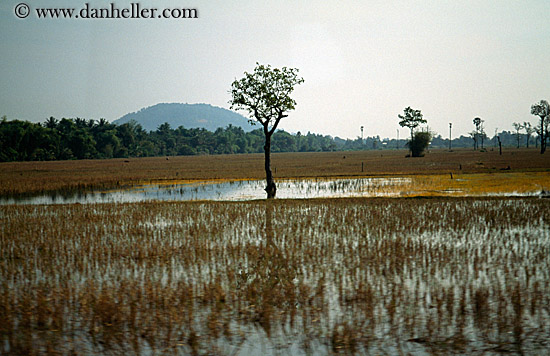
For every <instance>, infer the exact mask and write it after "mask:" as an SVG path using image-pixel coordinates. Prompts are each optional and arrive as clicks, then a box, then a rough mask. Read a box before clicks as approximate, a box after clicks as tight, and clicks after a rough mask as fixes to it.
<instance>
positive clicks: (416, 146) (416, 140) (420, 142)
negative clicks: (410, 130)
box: [407, 132, 432, 157]
mask: <svg viewBox="0 0 550 356" xmlns="http://www.w3.org/2000/svg"><path fill="white" fill-rule="evenodd" d="M431 140H432V134H431V133H429V132H415V134H414V136H413V139H412V140H409V141H408V142H407V146H409V149H410V150H411V154H412V156H413V157H423V156H424V150H425V149H426V148H427V147H428V145H429V144H430V141H431Z"/></svg>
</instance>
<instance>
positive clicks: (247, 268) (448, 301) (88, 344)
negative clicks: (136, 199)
mask: <svg viewBox="0 0 550 356" xmlns="http://www.w3.org/2000/svg"><path fill="white" fill-rule="evenodd" d="M549 208H550V202H549V201H548V200H546V199H534V198H530V199H526V198H522V199H510V198H507V199H503V198H483V199H465V198H460V199H458V198H431V199H332V200H304V201H292V200H288V201H270V202H268V201H256V202H240V203H222V202H188V203H159V202H155V203H134V204H85V205H80V204H73V205H52V206H44V205H42V206H1V207H0V219H1V221H2V224H1V225H0V283H1V288H0V320H2V323H0V353H2V354H30V355H34V354H95V353H107V354H119V353H120V354H122V353H124V354H191V355H195V354H234V353H238V352H242V353H244V354H278V353H281V352H282V353H285V352H289V353H290V352H291V351H290V350H294V351H292V352H294V353H310V354H319V353H321V354H330V353H346V354H354V353H369V354H413V355H415V354H449V353H458V354H498V353H501V352H510V353H515V354H528V355H529V354H531V355H535V354H541V353H542V354H544V352H547V350H548V345H549V342H550V339H549V336H548V335H550V309H549V308H548V306H549V305H550V275H549V271H550V260H549V259H548V256H549V254H550V236H549V235H550V233H549V232H550V218H549V215H548V209H549Z"/></svg>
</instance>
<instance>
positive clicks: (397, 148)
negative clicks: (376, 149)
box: [397, 129, 399, 149]
mask: <svg viewBox="0 0 550 356" xmlns="http://www.w3.org/2000/svg"><path fill="white" fill-rule="evenodd" d="M397 149H399V129H397Z"/></svg>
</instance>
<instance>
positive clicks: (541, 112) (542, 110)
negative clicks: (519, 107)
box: [531, 100, 550, 154]
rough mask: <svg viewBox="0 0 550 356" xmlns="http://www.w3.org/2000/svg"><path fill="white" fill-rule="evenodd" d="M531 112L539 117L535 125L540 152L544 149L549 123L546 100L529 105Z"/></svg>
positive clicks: (548, 109)
mask: <svg viewBox="0 0 550 356" xmlns="http://www.w3.org/2000/svg"><path fill="white" fill-rule="evenodd" d="M531 114H532V115H537V116H538V117H539V118H540V121H539V124H538V125H537V133H538V134H539V137H540V153H541V154H543V153H544V151H546V139H547V136H548V125H549V124H550V105H548V102H547V101H546V100H541V101H540V102H538V103H536V104H534V105H531Z"/></svg>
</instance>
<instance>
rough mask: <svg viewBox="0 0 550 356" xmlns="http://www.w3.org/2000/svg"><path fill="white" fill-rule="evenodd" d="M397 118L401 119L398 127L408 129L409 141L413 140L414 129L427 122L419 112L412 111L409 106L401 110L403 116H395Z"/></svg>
mask: <svg viewBox="0 0 550 356" xmlns="http://www.w3.org/2000/svg"><path fill="white" fill-rule="evenodd" d="M397 117H399V118H400V119H401V121H399V126H401V127H408V128H409V129H410V130H411V140H413V133H414V129H416V128H417V127H418V126H420V124H425V123H426V122H427V121H426V119H424V117H423V116H422V112H420V110H414V109H412V108H411V107H410V106H409V107H406V108H405V109H404V110H403V115H397Z"/></svg>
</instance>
